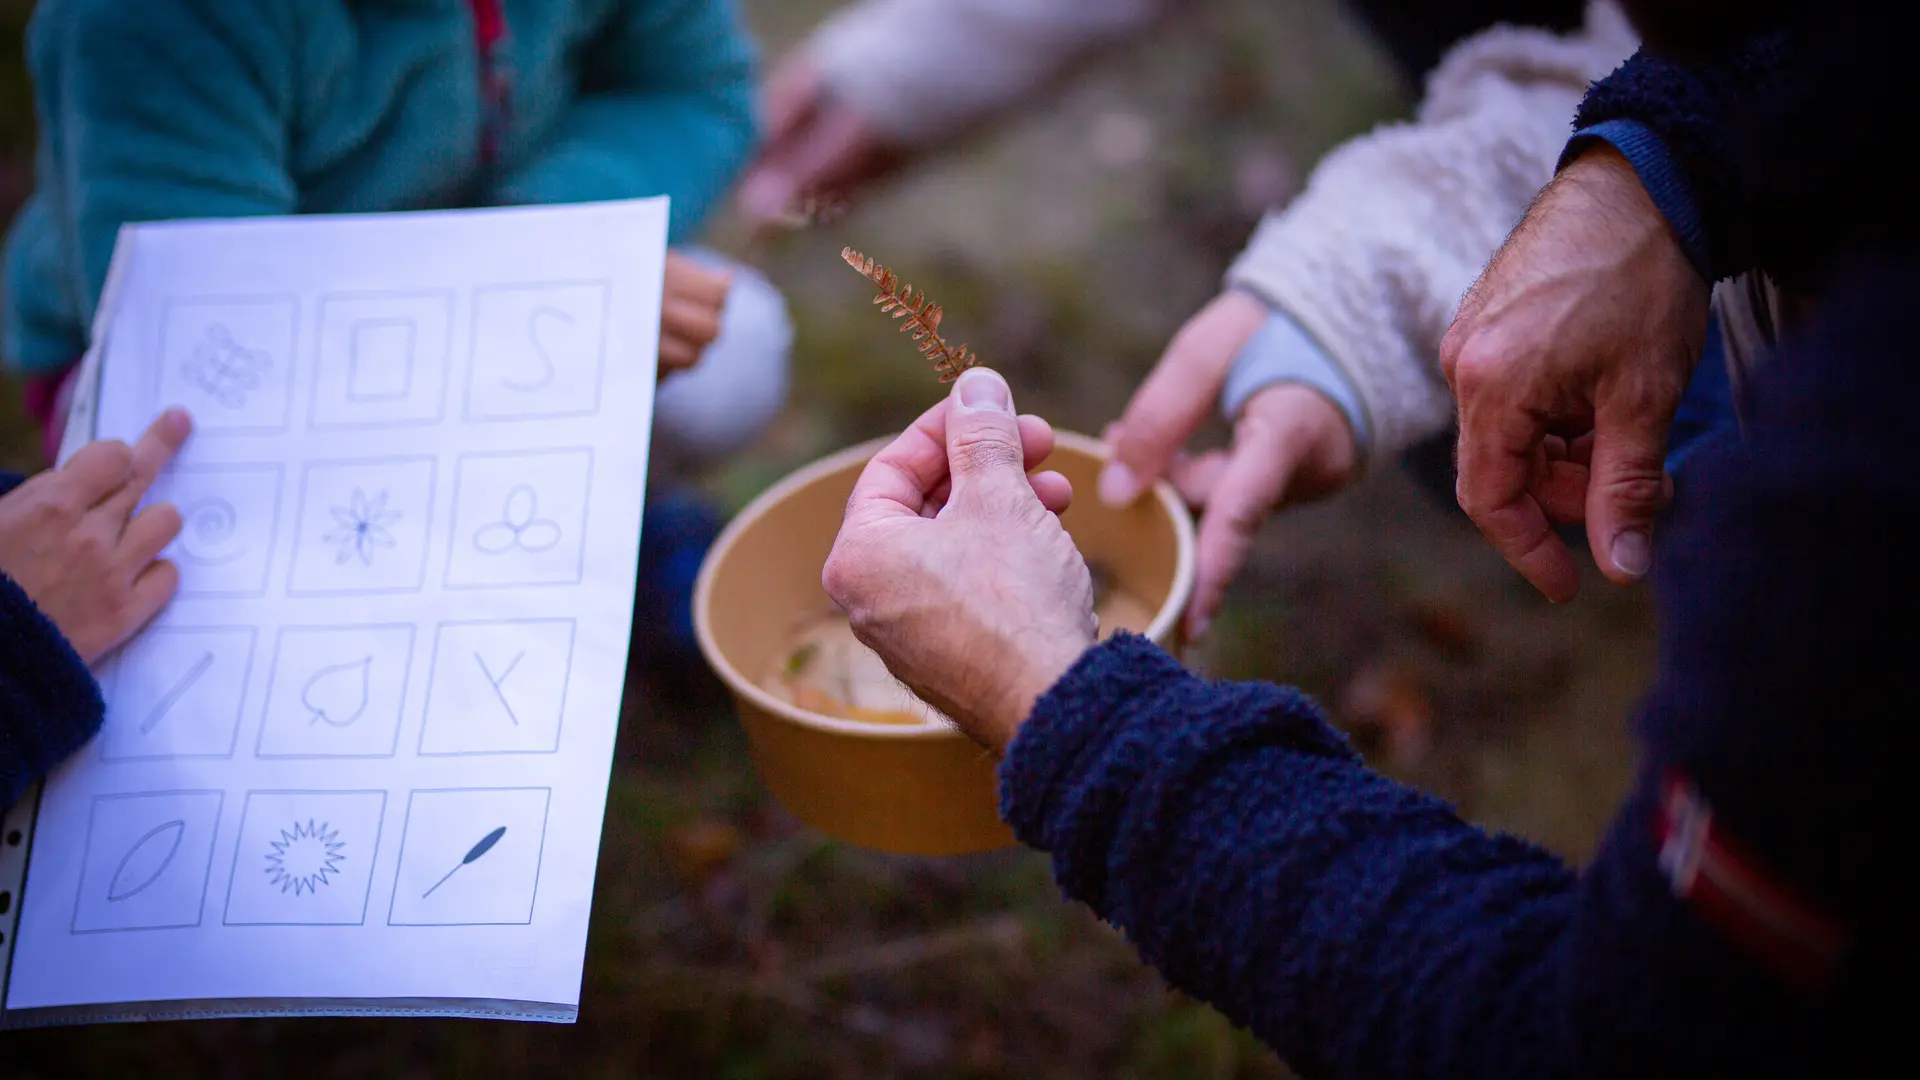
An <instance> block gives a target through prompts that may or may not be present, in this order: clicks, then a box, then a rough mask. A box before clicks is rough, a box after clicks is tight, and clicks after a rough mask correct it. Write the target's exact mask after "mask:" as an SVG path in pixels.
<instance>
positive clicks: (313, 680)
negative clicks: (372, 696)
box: [300, 656, 373, 727]
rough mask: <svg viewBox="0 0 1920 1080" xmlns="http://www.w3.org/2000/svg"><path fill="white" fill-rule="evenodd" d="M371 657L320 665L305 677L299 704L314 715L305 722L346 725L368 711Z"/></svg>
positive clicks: (335, 725) (337, 725)
mask: <svg viewBox="0 0 1920 1080" xmlns="http://www.w3.org/2000/svg"><path fill="white" fill-rule="evenodd" d="M372 668H373V657H371V656H363V657H361V658H360V659H358V660H349V661H347V662H346V663H344V664H332V665H329V666H327V667H323V668H321V669H320V670H318V671H316V672H314V673H313V674H312V675H311V676H309V677H308V679H307V683H306V685H305V686H303V687H301V688H300V704H302V705H305V706H306V707H307V711H308V712H310V713H312V714H313V715H312V716H311V717H309V718H308V720H307V723H309V724H317V723H319V722H321V721H323V720H324V721H325V722H327V723H328V724H330V725H332V726H334V727H347V726H349V725H351V724H352V723H353V722H354V721H355V720H358V719H360V714H361V713H364V712H366V711H367V695H368V693H369V691H370V689H371V687H370V682H371V674H370V672H371V670H372Z"/></svg>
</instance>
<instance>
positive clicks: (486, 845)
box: [460, 825, 507, 866]
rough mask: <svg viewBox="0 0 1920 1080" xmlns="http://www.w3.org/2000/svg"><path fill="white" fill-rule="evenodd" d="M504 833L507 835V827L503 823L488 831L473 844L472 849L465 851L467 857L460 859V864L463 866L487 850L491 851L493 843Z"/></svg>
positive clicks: (498, 840) (497, 841)
mask: <svg viewBox="0 0 1920 1080" xmlns="http://www.w3.org/2000/svg"><path fill="white" fill-rule="evenodd" d="M505 835H507V827H506V826H505V825H502V826H500V827H498V828H496V829H494V830H493V831H492V832H490V833H488V834H487V835H485V836H483V837H481V838H480V842H479V843H477V844H475V845H473V848H472V850H470V851H468V852H467V857H466V858H464V859H461V860H460V864H461V865H462V866H465V865H466V864H467V863H470V862H472V861H473V860H475V859H477V858H479V857H480V856H482V855H485V854H486V853H487V852H489V851H492V850H493V845H495V844H497V843H499V842H500V838H501V837H503V836H505Z"/></svg>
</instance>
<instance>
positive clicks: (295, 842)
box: [266, 818, 347, 896]
mask: <svg viewBox="0 0 1920 1080" xmlns="http://www.w3.org/2000/svg"><path fill="white" fill-rule="evenodd" d="M267 846H268V847H269V848H271V849H272V850H270V851H268V852H267V871H266V872H267V884H268V885H276V886H279V888H280V891H281V892H283V893H285V892H291V893H292V894H293V895H295V896H300V895H302V894H305V893H311V892H319V891H320V886H322V885H326V884H328V883H330V882H331V881H332V880H333V875H335V874H337V873H339V872H340V864H341V863H342V862H345V861H346V858H347V857H346V856H345V855H342V854H341V853H340V852H341V850H342V849H343V848H345V847H346V846H347V844H346V841H344V840H342V839H340V830H339V829H335V828H332V827H331V826H329V825H328V824H327V823H326V822H324V821H323V822H321V823H320V824H318V825H315V824H314V823H313V819H312V818H308V819H307V820H306V822H305V823H304V824H303V823H301V822H298V821H296V822H294V823H293V827H292V828H291V829H281V830H280V839H278V840H271V841H268V844H267Z"/></svg>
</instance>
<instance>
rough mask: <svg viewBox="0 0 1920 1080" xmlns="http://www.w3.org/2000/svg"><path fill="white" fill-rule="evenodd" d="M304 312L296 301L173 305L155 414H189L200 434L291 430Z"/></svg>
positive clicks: (163, 339) (164, 318) (165, 322)
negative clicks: (181, 410) (170, 409)
mask: <svg viewBox="0 0 1920 1080" xmlns="http://www.w3.org/2000/svg"><path fill="white" fill-rule="evenodd" d="M298 312H299V303H298V301H297V300H295V299H294V298H293V297H290V296H289V297H279V296H256V297H244V296H240V297H204V298H203V297H196V298H191V299H179V300H170V301H168V302H167V303H166V305H165V308H164V310H163V313H162V315H161V320H160V343H159V344H160V363H159V385H158V387H157V388H156V389H157V392H158V400H157V401H155V402H154V405H155V408H156V409H157V408H161V407H164V406H168V405H175V404H177V405H182V406H185V407H186V409H187V411H188V412H190V413H192V414H193V419H194V430H195V431H197V432H199V433H201V434H221V433H227V432H231V433H248V434H268V433H272V432H277V431H281V430H283V429H285V427H286V426H287V412H288V408H289V406H290V404H291V402H292V393H291V391H292V375H293V372H292V368H293V354H294V332H295V326H296V323H297V320H298Z"/></svg>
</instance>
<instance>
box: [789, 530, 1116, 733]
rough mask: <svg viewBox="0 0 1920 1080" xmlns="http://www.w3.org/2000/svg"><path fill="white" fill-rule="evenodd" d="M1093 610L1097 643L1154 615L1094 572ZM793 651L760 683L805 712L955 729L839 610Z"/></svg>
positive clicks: (798, 637) (803, 627)
mask: <svg viewBox="0 0 1920 1080" xmlns="http://www.w3.org/2000/svg"><path fill="white" fill-rule="evenodd" d="M1093 570H1094V574H1093V579H1094V611H1095V612H1096V613H1097V614H1098V615H1099V616H1100V636H1101V637H1102V638H1105V637H1106V636H1108V635H1109V634H1111V633H1113V632H1114V631H1115V630H1122V629H1124V630H1131V631H1133V632H1135V633H1144V632H1145V631H1146V629H1147V626H1148V625H1149V624H1150V623H1152V621H1153V614H1154V608H1153V606H1152V605H1149V604H1148V603H1146V602H1145V601H1144V600H1141V599H1140V598H1139V597H1138V596H1135V595H1134V594H1132V593H1129V592H1126V591H1124V590H1122V589H1119V588H1115V587H1113V586H1112V585H1111V583H1110V581H1109V579H1108V575H1106V574H1105V573H1103V572H1102V571H1101V569H1100V568H1099V567H1097V566H1096V567H1094V568H1093ZM790 640H791V641H792V645H791V646H790V647H789V648H788V649H787V650H786V651H785V652H783V653H782V654H780V655H779V656H778V657H777V658H776V660H775V663H774V665H773V670H772V671H769V672H768V673H767V674H766V677H765V678H763V679H762V680H761V685H762V686H764V687H765V688H766V689H767V690H768V691H769V692H770V693H772V694H773V695H774V696H775V697H778V698H780V699H781V700H783V701H786V702H789V703H791V704H793V705H795V706H797V707H799V708H802V709H805V710H807V711H808V712H812V713H818V714H820V715H822V716H831V717H834V718H836V719H840V720H853V721H857V722H860V723H868V724H894V725H907V726H921V725H926V724H941V725H950V724H951V721H949V720H948V719H947V718H946V717H945V716H944V715H942V714H941V713H940V712H939V710H937V709H935V708H934V707H933V706H931V705H928V704H927V703H926V702H924V701H921V700H920V699H919V698H918V697H916V696H915V695H914V694H913V692H912V691H910V690H908V689H907V688H906V687H905V686H903V685H901V683H900V681H899V680H898V679H895V678H894V677H893V675H892V673H890V672H888V671H887V666H886V664H884V663H882V662H881V660H880V657H879V655H878V654H877V653H875V652H874V651H873V650H872V649H869V648H867V647H866V646H865V645H862V644H860V641H859V639H858V638H856V637H854V636H853V628H852V627H851V626H849V625H848V624H847V617H846V616H845V615H844V614H842V613H841V612H840V610H839V609H838V608H830V609H829V610H827V611H824V612H820V613H818V614H816V615H814V616H812V617H810V618H808V619H806V620H804V621H803V622H802V623H801V624H800V625H798V626H796V627H795V628H794V631H793V634H792V637H791V639H790Z"/></svg>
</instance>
